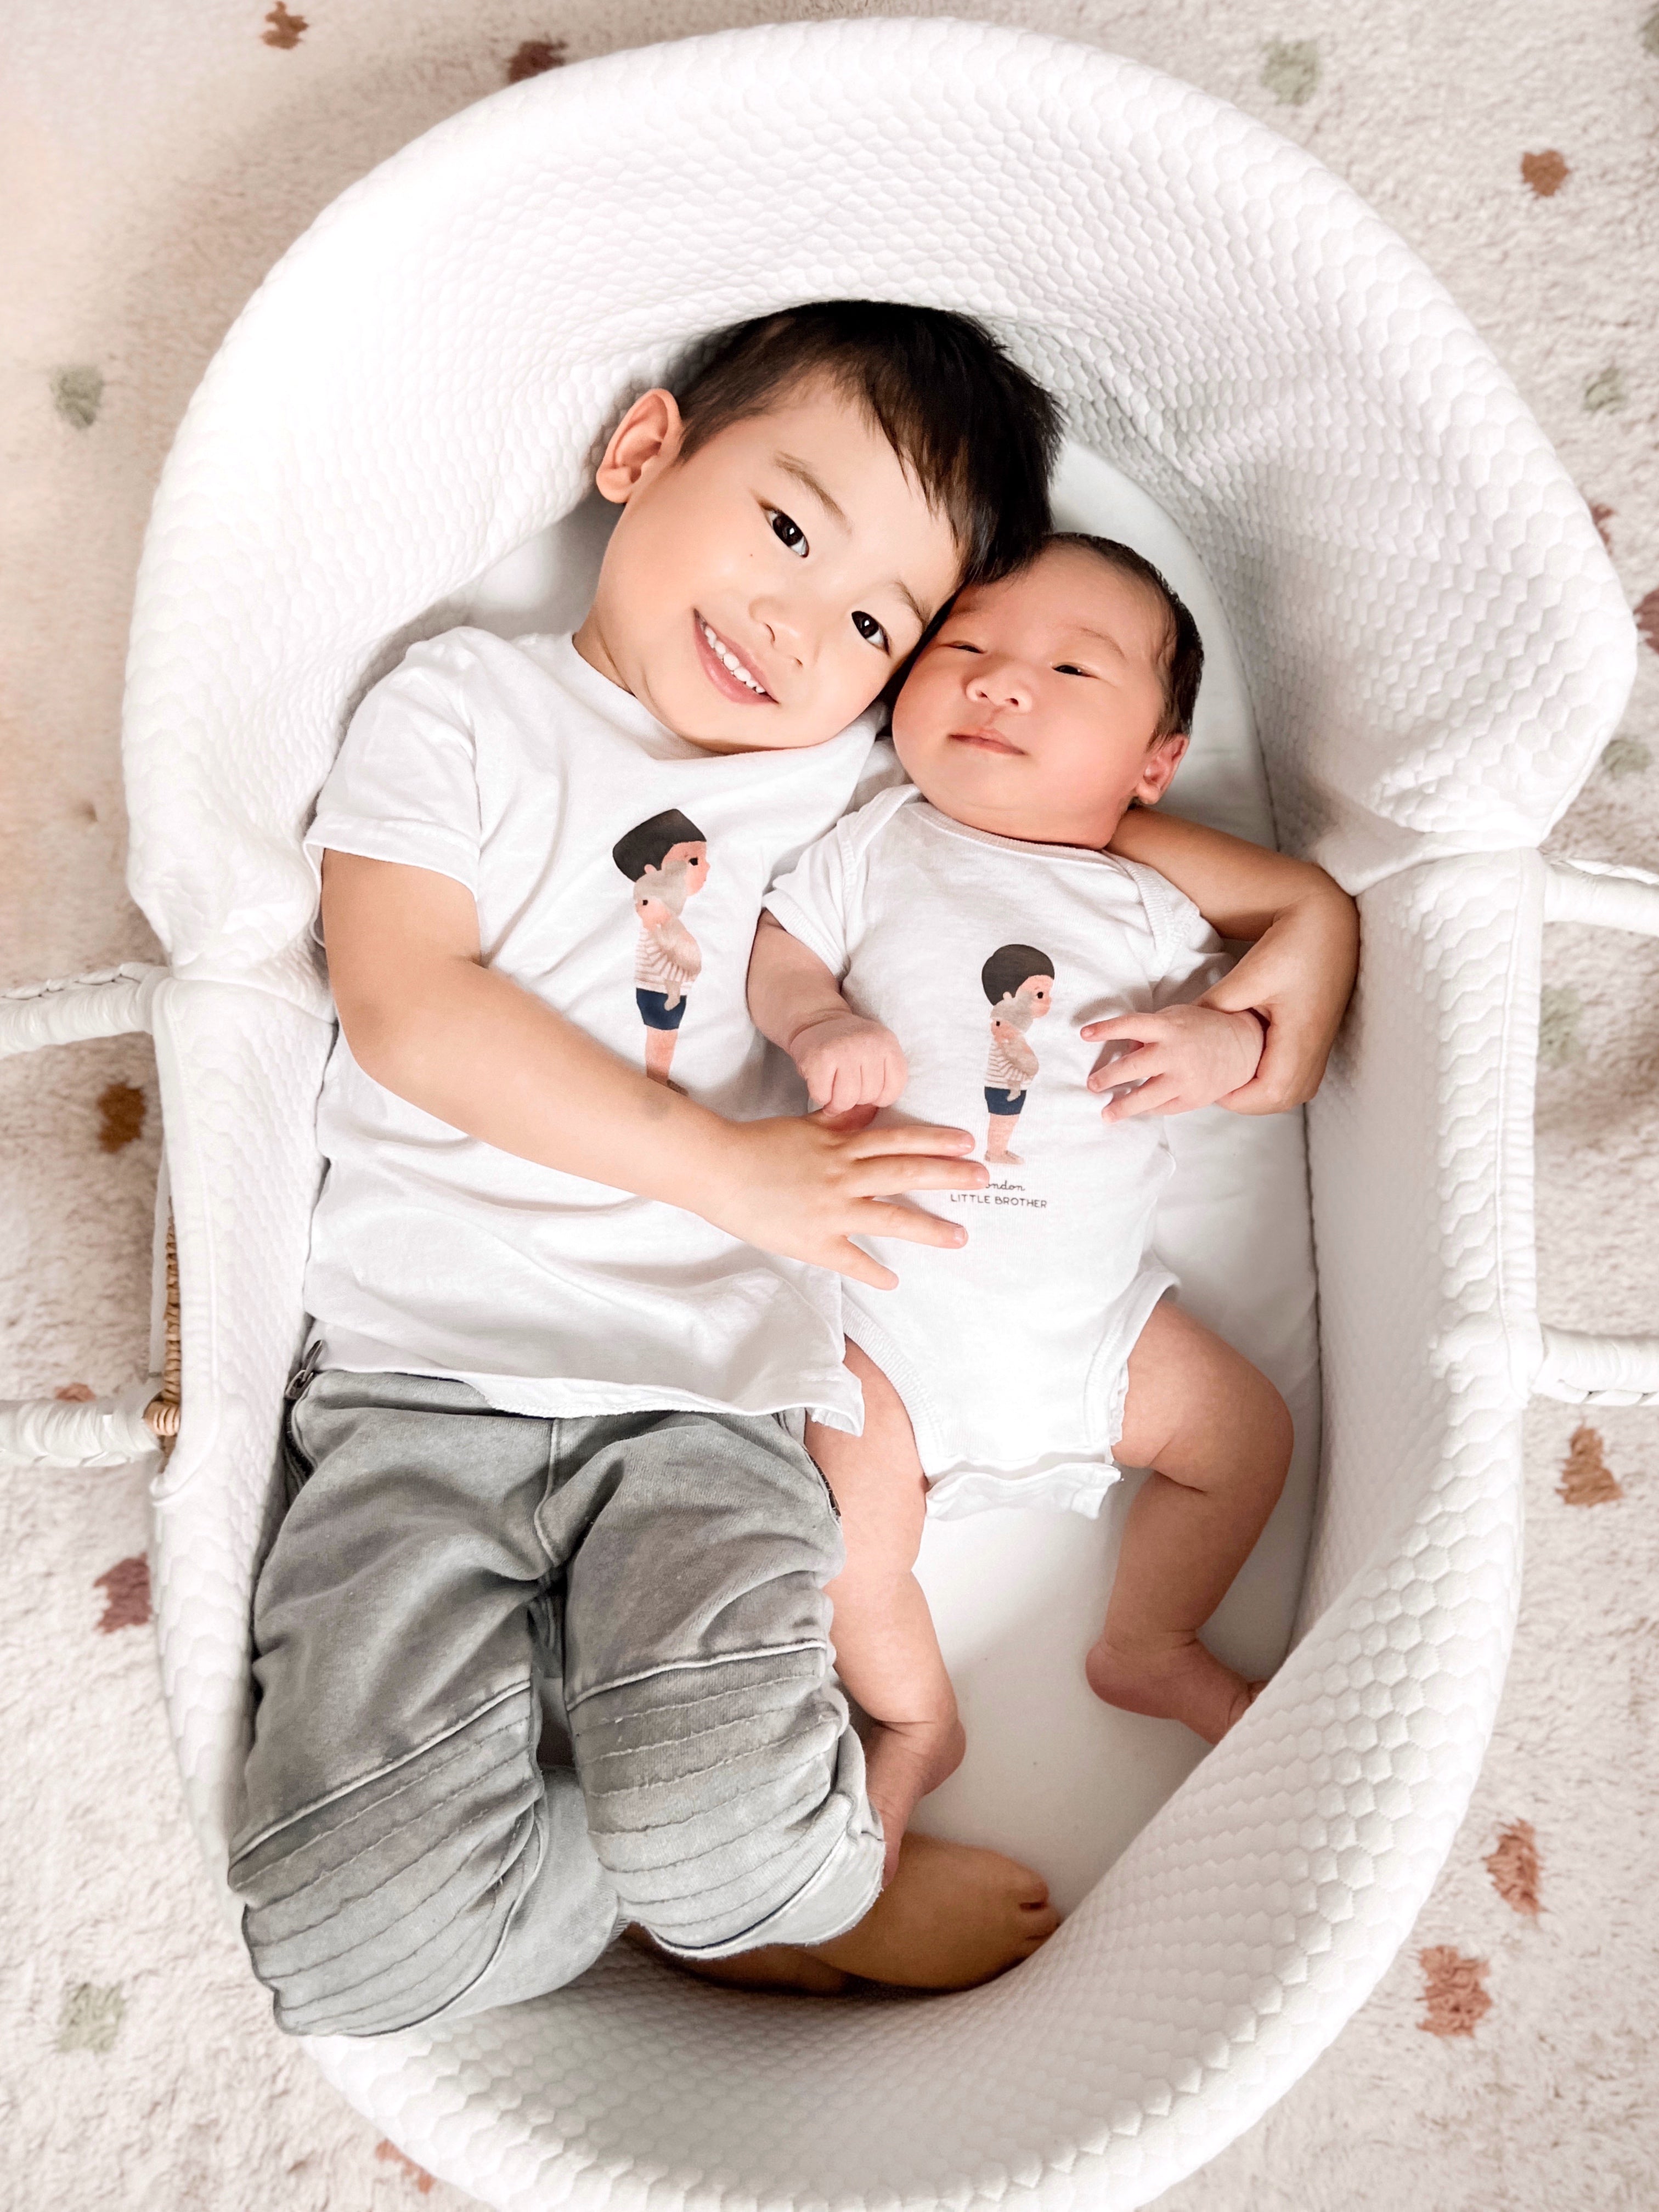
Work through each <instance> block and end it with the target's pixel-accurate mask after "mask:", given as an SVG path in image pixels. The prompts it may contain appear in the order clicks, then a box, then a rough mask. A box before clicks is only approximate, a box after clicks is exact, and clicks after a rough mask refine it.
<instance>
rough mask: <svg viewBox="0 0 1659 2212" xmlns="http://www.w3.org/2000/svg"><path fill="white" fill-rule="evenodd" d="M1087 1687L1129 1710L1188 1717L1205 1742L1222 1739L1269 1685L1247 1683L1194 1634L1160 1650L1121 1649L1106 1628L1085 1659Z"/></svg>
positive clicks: (1177, 1718) (1163, 1717)
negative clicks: (1259, 1693)
mask: <svg viewBox="0 0 1659 2212" xmlns="http://www.w3.org/2000/svg"><path fill="white" fill-rule="evenodd" d="M1084 1672H1085V1674H1087V1675H1088V1678H1089V1687H1090V1688H1091V1690H1092V1691H1093V1692H1094V1693H1095V1695H1096V1696H1097V1698H1099V1699H1101V1700H1102V1701H1103V1703H1104V1704H1106V1705H1117V1706H1120V1707H1121V1709H1122V1710H1123V1711H1125V1712H1127V1713H1151V1714H1152V1716H1153V1717H1154V1718H1156V1719H1158V1720H1171V1721H1184V1722H1185V1723H1186V1724H1187V1726H1188V1728H1189V1729H1192V1730H1193V1731H1194V1734H1195V1735H1201V1736H1202V1737H1203V1739H1204V1741H1205V1742H1206V1743H1219V1742H1220V1741H1221V1739H1222V1737H1223V1736H1224V1735H1226V1733H1227V1731H1228V1729H1230V1728H1231V1727H1232V1726H1233V1724H1234V1723H1235V1722H1237V1721H1239V1720H1242V1719H1243V1717H1244V1715H1245V1714H1246V1713H1247V1712H1248V1711H1249V1708H1250V1706H1251V1705H1252V1704H1253V1703H1254V1702H1255V1698H1256V1695H1257V1693H1258V1692H1260V1691H1261V1690H1262V1689H1264V1688H1265V1687H1266V1684H1265V1683H1262V1682H1247V1681H1246V1680H1244V1677H1243V1675H1242V1674H1235V1673H1234V1672H1233V1670H1232V1668H1231V1667H1224V1666H1223V1665H1222V1663H1221V1662H1220V1660H1219V1659H1218V1658H1217V1657H1216V1656H1215V1654H1214V1652H1212V1651H1211V1650H1206V1647H1205V1646H1204V1645H1203V1644H1200V1642H1199V1640H1198V1638H1197V1637H1195V1636H1194V1637H1193V1638H1191V1639H1190V1640H1189V1641H1188V1642H1187V1643H1185V1644H1174V1645H1172V1646H1169V1647H1166V1648H1165V1649H1164V1650H1155V1649H1150V1648H1144V1647H1142V1648H1135V1649H1128V1650H1126V1649H1123V1648H1121V1647H1119V1646H1117V1645H1115V1644H1109V1643H1108V1642H1107V1640H1106V1637H1105V1635H1104V1633H1102V1635H1101V1636H1100V1638H1099V1639H1098V1640H1097V1643H1096V1644H1094V1646H1093V1648H1092V1649H1091V1651H1090V1653H1089V1656H1088V1658H1087V1659H1086V1660H1085V1662H1084Z"/></svg>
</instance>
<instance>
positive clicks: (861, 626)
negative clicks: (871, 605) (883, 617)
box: [853, 610, 888, 653]
mask: <svg viewBox="0 0 1659 2212" xmlns="http://www.w3.org/2000/svg"><path fill="white" fill-rule="evenodd" d="M853 627H854V629H855V630H856V631H857V632H858V634H859V635H860V637H861V638H862V639H863V640H864V641H865V643H866V645H878V646H879V647H881V649H882V651H883V652H884V653H885V652H886V651H887V650H888V644H887V633H886V631H885V630H884V629H883V628H882V626H881V624H880V623H878V621H877V620H876V618H875V617H874V616H873V615H866V614H865V613H864V612H863V611H862V610H860V611H859V612H857V613H855V614H854V617H853Z"/></svg>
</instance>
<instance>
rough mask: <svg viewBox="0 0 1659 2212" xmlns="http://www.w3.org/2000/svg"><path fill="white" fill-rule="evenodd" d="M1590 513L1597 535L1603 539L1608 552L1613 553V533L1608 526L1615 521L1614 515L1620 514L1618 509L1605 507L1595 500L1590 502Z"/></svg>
mask: <svg viewBox="0 0 1659 2212" xmlns="http://www.w3.org/2000/svg"><path fill="white" fill-rule="evenodd" d="M1589 511H1590V520H1591V521H1592V522H1593V523H1594V524H1595V530H1596V535H1597V536H1598V537H1599V538H1601V543H1602V544H1604V545H1605V546H1606V547H1607V550H1608V552H1609V553H1611V552H1612V550H1613V532H1612V531H1610V530H1609V529H1608V528H1607V525H1608V523H1610V522H1611V521H1612V520H1613V517H1614V515H1615V514H1617V513H1618V512H1619V510H1618V508H1617V507H1605V506H1603V505H1602V503H1601V501H1600V500H1599V499H1593V500H1591V501H1590V502H1589Z"/></svg>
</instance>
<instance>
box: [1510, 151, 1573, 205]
mask: <svg viewBox="0 0 1659 2212" xmlns="http://www.w3.org/2000/svg"><path fill="white" fill-rule="evenodd" d="M1521 174H1522V177H1523V178H1524V179H1525V180H1526V182H1527V183H1528V184H1529V185H1531V186H1532V188H1533V190H1534V191H1535V192H1536V193H1537V195H1538V197H1539V198H1540V199H1541V200H1553V198H1554V197H1555V195H1556V194H1557V192H1559V191H1560V189H1561V187H1562V185H1565V183H1566V181H1567V179H1568V178H1569V177H1570V176H1571V174H1572V171H1571V169H1570V168H1569V167H1567V165H1566V163H1565V161H1564V160H1563V159H1562V157H1561V155H1559V154H1558V153H1557V152H1556V150H1555V149H1554V147H1553V146H1550V147H1547V148H1546V149H1545V150H1544V152H1543V153H1541V154H1523V155H1522V156H1521Z"/></svg>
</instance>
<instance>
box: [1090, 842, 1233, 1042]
mask: <svg viewBox="0 0 1659 2212" xmlns="http://www.w3.org/2000/svg"><path fill="white" fill-rule="evenodd" d="M1114 857H1116V856H1114ZM1118 865H1119V866H1120V867H1122V868H1126V869H1127V871H1128V872H1129V874H1130V875H1131V876H1132V877H1133V879H1134V882H1135V884H1136V887H1137V889H1138V890H1139V892H1140V897H1141V903H1142V905H1143V906H1144V907H1145V908H1146V920H1147V923H1148V925H1149V926H1150V927H1151V930H1152V977H1151V981H1152V1007H1153V1010H1154V1011H1157V1010H1158V1008H1160V1007H1164V1006H1183V1005H1187V1004H1188V1003H1190V1001H1191V1000H1194V999H1201V998H1202V997H1203V995H1204V994H1205V992H1206V991H1207V990H1208V989H1209V988H1210V987H1211V985H1212V983H1217V982H1218V981H1220V980H1221V978H1222V976H1224V975H1225V974H1226V972H1227V970H1228V969H1229V968H1230V967H1231V965H1232V963H1231V960H1230V959H1229V958H1228V957H1227V954H1226V952H1225V950H1224V949H1223V946H1222V942H1221V939H1219V938H1218V936H1217V935H1216V933H1215V932H1214V930H1212V928H1211V927H1210V925H1209V923H1208V922H1207V921H1205V919H1204V917H1203V915H1201V914H1200V912H1199V910H1198V908H1196V907H1195V906H1194V904H1193V902H1192V901H1191V899H1189V898H1188V896H1187V894H1186V892H1185V891H1182V890H1176V886H1175V885H1174V884H1172V883H1171V882H1170V879H1169V878H1168V877H1167V876H1161V875H1159V874H1158V871H1157V869H1156V868H1149V867H1147V866H1145V864H1144V863H1143V862H1141V861H1139V860H1121V859H1120V860H1118Z"/></svg>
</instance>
